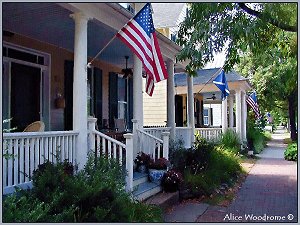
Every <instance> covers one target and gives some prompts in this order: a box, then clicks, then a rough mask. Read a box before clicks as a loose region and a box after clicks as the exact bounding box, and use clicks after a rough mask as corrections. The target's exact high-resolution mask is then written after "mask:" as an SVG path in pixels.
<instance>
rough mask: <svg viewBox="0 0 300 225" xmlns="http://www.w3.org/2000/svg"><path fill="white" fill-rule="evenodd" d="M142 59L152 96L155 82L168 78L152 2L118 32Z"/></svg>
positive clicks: (147, 90) (147, 86)
mask: <svg viewBox="0 0 300 225" xmlns="http://www.w3.org/2000/svg"><path fill="white" fill-rule="evenodd" d="M117 37H119V38H120V39H121V40H122V41H123V42H124V43H125V44H126V45H127V46H128V47H129V48H130V49H131V50H132V51H133V52H134V53H135V54H136V55H137V57H138V58H139V59H140V60H141V61H142V63H143V65H144V69H145V71H146V92H147V93H148V94H149V95H150V96H152V93H153V90H154V83H157V82H159V81H161V80H164V79H167V78H168V73H167V70H166V67H165V64H164V61H163V58H162V55H161V52H160V48H159V45H158V41H157V37H156V33H155V28H154V25H153V19H152V14H151V6H150V3H147V4H146V5H145V6H144V7H143V8H142V9H141V10H140V11H139V12H138V13H137V14H136V15H135V16H134V17H133V18H132V19H131V20H130V21H129V22H128V23H127V24H126V25H125V26H124V27H123V28H122V29H121V30H120V31H119V32H118V34H117Z"/></svg>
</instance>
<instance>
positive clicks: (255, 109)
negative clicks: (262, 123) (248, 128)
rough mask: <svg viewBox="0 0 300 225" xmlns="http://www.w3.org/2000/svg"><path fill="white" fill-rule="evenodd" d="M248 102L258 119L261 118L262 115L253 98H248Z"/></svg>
mask: <svg viewBox="0 0 300 225" xmlns="http://www.w3.org/2000/svg"><path fill="white" fill-rule="evenodd" d="M246 102H247V103H248V104H249V105H250V106H251V108H252V109H253V111H254V113H255V115H256V117H257V118H259V117H260V113H259V109H258V104H257V103H256V102H255V101H254V100H253V98H251V97H248V98H247V99H246Z"/></svg>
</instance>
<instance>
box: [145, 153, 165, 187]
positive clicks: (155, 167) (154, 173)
mask: <svg viewBox="0 0 300 225" xmlns="http://www.w3.org/2000/svg"><path fill="white" fill-rule="evenodd" d="M169 164H170V162H169V161H168V160H167V159H165V158H159V159H156V160H155V161H154V160H153V159H151V160H150V162H149V165H148V168H149V179H150V181H151V182H153V183H157V184H161V180H162V177H163V175H164V173H165V172H166V171H167V169H168V166H169Z"/></svg>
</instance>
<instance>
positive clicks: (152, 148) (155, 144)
mask: <svg viewBox="0 0 300 225" xmlns="http://www.w3.org/2000/svg"><path fill="white" fill-rule="evenodd" d="M136 132H137V147H138V151H140V152H141V151H142V152H144V153H147V154H150V155H151V156H152V158H153V159H154V160H156V159H158V158H161V157H164V158H166V159H168V155H169V132H162V133H161V135H162V137H163V138H162V139H160V138H157V137H155V136H154V135H152V134H149V133H147V132H145V131H143V130H140V129H136Z"/></svg>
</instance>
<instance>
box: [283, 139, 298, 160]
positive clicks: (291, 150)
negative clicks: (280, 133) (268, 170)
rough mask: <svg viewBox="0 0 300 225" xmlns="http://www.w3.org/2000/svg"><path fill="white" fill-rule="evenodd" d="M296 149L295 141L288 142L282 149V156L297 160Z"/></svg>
mask: <svg viewBox="0 0 300 225" xmlns="http://www.w3.org/2000/svg"><path fill="white" fill-rule="evenodd" d="M297 149H298V146H297V143H292V144H289V145H288V147H287V148H286V149H285V151H284V158H285V159H286V160H289V161H297V160H298V150H297Z"/></svg>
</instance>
